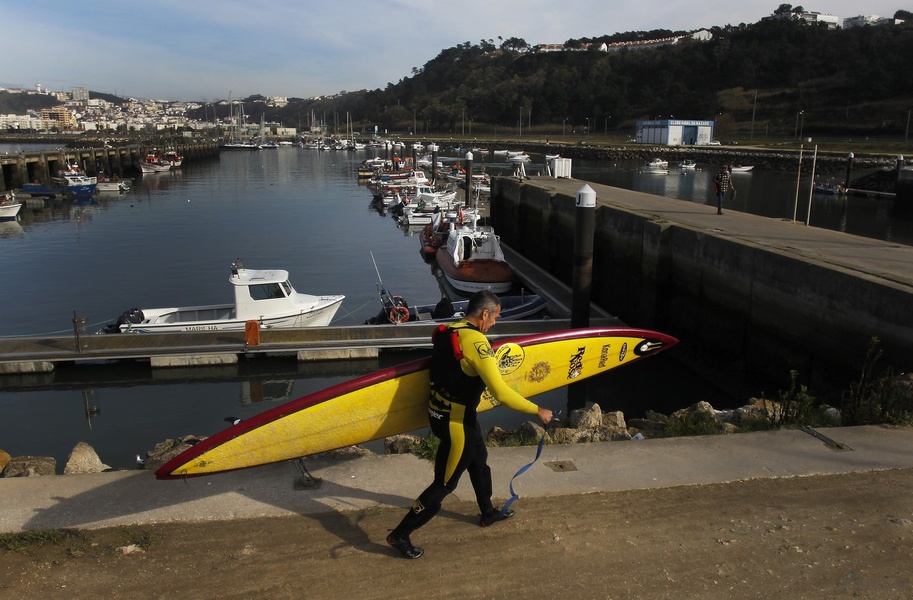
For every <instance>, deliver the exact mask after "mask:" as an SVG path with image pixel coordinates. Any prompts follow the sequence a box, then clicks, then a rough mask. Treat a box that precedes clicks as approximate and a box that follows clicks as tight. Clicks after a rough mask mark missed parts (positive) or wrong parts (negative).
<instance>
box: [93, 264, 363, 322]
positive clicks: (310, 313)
mask: <svg viewBox="0 0 913 600" xmlns="http://www.w3.org/2000/svg"><path fill="white" fill-rule="evenodd" d="M228 281H229V282H230V283H231V284H232V286H233V287H234V291H235V302H234V304H214V305H207V306H186V307H174V308H144V309H139V308H132V309H130V310H127V311H125V312H124V313H123V314H122V315H121V316H120V317H119V318H118V319H117V321H116V322H115V323H111V324H109V325H108V326H106V327H105V328H104V329H102V330H101V331H99V333H175V332H192V331H243V330H244V329H245V327H246V325H247V323H248V322H249V321H255V322H257V324H258V326H259V327H261V328H264V329H272V328H292V327H319V326H325V325H329V324H330V321H331V320H332V319H333V316H334V315H335V314H336V311H337V310H339V306H340V305H341V304H342V301H343V299H344V298H345V296H342V295H333V296H313V295H311V294H302V293H299V292H296V291H295V289H294V288H293V287H292V285H291V283H289V280H288V272H287V271H283V270H269V271H261V270H253V269H245V268H244V265H243V264H242V263H241V261H240V260H236V261H235V262H233V263H232V265H231V276H230V277H229V279H228Z"/></svg>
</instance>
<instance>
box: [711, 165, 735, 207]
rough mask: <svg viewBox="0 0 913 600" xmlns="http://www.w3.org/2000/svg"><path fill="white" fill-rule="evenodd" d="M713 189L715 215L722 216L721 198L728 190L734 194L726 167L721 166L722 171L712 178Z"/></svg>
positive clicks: (729, 173) (730, 176)
mask: <svg viewBox="0 0 913 600" xmlns="http://www.w3.org/2000/svg"><path fill="white" fill-rule="evenodd" d="M713 189H714V191H715V192H716V214H718V215H721V214H723V198H725V197H726V193H727V192H728V191H729V190H732V191H733V192H735V186H733V185H732V173H731V172H730V171H729V166H728V165H723V168H722V170H721V171H720V172H719V173H717V174H716V177H714V178H713Z"/></svg>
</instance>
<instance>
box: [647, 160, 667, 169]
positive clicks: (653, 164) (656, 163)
mask: <svg viewBox="0 0 913 600" xmlns="http://www.w3.org/2000/svg"><path fill="white" fill-rule="evenodd" d="M668 168H669V161H668V160H663V159H662V158H653V159H651V160H650V161H649V162H648V163H646V164H645V165H644V169H645V170H648V171H665V170H667V169H668Z"/></svg>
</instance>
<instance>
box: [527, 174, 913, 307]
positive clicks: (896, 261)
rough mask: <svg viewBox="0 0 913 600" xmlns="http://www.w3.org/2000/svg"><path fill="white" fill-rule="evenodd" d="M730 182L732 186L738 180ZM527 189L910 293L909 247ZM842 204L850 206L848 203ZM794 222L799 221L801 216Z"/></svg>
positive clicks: (647, 203)
mask: <svg viewBox="0 0 913 600" xmlns="http://www.w3.org/2000/svg"><path fill="white" fill-rule="evenodd" d="M742 176H744V177H750V176H751V175H748V174H745V175H742ZM735 177H736V182H738V177H740V175H739V174H736V175H735ZM528 183H530V184H531V185H537V186H543V187H547V188H551V189H554V190H555V191H558V192H560V193H562V194H565V195H568V196H570V197H572V198H573V197H576V196H577V192H578V191H579V190H580V189H581V188H582V187H583V186H584V185H589V186H590V187H591V188H593V190H594V191H595V192H596V203H597V206H599V205H609V206H615V207H618V208H622V209H624V210H630V211H634V212H637V213H640V214H647V215H655V216H656V218H657V219H662V220H665V221H669V222H673V223H680V224H682V225H686V226H689V227H694V228H697V229H706V230H707V231H712V232H713V233H714V234H716V235H723V236H728V237H731V238H733V239H738V240H741V241H743V242H748V243H752V244H757V245H758V246H763V247H765V248H768V249H771V250H774V251H777V252H782V253H785V254H791V255H798V256H802V257H804V258H807V259H809V260H812V261H816V262H819V263H822V264H828V265H831V266H834V267H839V268H843V269H847V270H849V271H853V272H855V273H858V274H860V275H861V276H864V277H871V278H875V279H880V280H884V281H887V282H891V283H893V284H896V285H898V286H900V287H902V288H906V289H908V290H909V291H911V292H913V246H906V245H903V244H898V243H894V242H886V241H882V240H875V239H870V238H865V237H860V236H855V235H851V234H847V233H842V232H839V231H832V230H830V229H820V228H817V227H808V226H806V225H805V221H804V220H800V221H797V222H793V221H788V220H782V219H772V218H770V217H761V216H757V215H752V214H749V213H743V212H737V211H732V210H724V211H723V214H722V215H717V214H716V205H713V206H710V205H704V204H697V203H694V202H686V201H684V200H677V199H674V198H666V197H664V196H654V195H652V194H645V193H642V192H634V191H631V190H624V189H621V188H615V187H611V186H607V185H601V184H596V183H588V182H586V181H582V180H579V179H554V178H550V177H531V178H530V179H529V180H528ZM846 201H847V202H852V201H853V197H852V196H850V197H848V198H847V200H846ZM798 218H799V219H802V216H800V217H798Z"/></svg>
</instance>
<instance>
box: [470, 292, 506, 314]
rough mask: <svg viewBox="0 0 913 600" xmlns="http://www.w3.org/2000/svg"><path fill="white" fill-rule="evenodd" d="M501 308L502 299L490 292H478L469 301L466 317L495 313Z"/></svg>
mask: <svg viewBox="0 0 913 600" xmlns="http://www.w3.org/2000/svg"><path fill="white" fill-rule="evenodd" d="M499 306H501V299H500V298H498V297H497V296H496V295H494V294H493V293H492V292H489V291H488V290H482V291H481V292H476V293H475V294H473V295H472V297H471V298H470V299H469V304H468V305H467V306H466V315H467V316H470V317H479V316H481V315H482V313H483V312H484V311H486V310H489V311H493V310H495V309H497V308H498V307H499Z"/></svg>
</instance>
